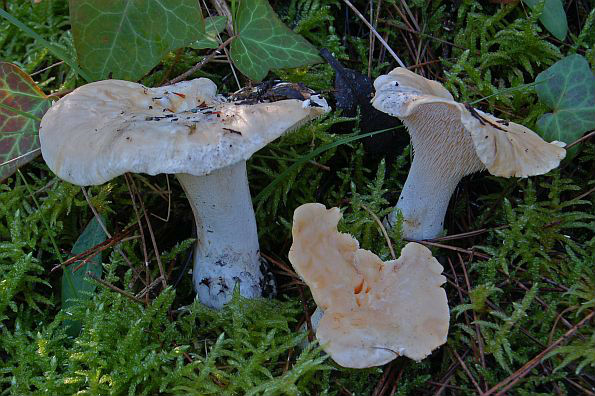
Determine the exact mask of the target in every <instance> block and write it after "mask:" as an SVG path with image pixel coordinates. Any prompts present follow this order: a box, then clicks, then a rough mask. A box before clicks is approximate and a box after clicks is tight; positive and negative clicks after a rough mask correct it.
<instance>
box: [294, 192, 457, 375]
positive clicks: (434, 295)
mask: <svg viewBox="0 0 595 396" xmlns="http://www.w3.org/2000/svg"><path fill="white" fill-rule="evenodd" d="M340 219H341V212H340V211H339V209H338V208H331V209H328V210H327V209H326V208H325V206H324V205H322V204H318V203H309V204H305V205H302V206H300V207H299V208H297V209H296V210H295V212H294V215H293V230H292V233H293V244H292V246H291V249H290V251H289V260H290V261H291V264H292V265H293V267H294V268H295V270H296V272H297V273H298V274H299V275H300V277H301V278H302V279H303V280H304V281H305V282H306V283H307V284H308V286H309V287H310V290H311V292H312V296H313V297H314V301H316V304H317V305H318V307H319V308H320V309H321V311H323V312H324V313H323V314H322V319H320V322H319V324H318V328H317V329H316V338H317V339H318V340H319V342H320V345H321V346H322V348H323V349H324V350H325V351H326V352H327V353H328V354H329V355H330V356H331V357H332V358H333V360H334V361H335V362H337V363H338V364H340V365H341V366H344V367H351V368H364V367H372V366H379V365H382V364H385V363H388V362H390V361H391V360H393V359H395V358H396V357H397V356H401V355H404V356H407V357H409V358H411V359H414V360H416V361H419V360H421V359H423V358H425V357H426V356H428V355H429V354H430V353H431V352H432V350H434V349H435V348H437V347H438V346H440V345H442V344H444V343H445V342H446V337H447V334H448V325H449V311H448V301H447V299H446V292H445V291H444V289H443V288H442V287H440V286H441V285H442V284H444V283H445V282H446V278H445V277H444V276H443V275H441V273H442V269H443V268H442V266H441V265H440V264H439V263H438V261H437V260H436V259H435V258H434V257H432V253H431V252H430V251H429V250H428V249H427V248H426V247H424V246H423V245H420V244H418V243H414V242H411V243H408V244H407V245H406V246H405V247H404V248H403V250H402V251H401V257H399V259H398V260H393V261H387V262H382V260H380V258H378V256H376V255H375V254H374V253H372V252H370V251H368V250H364V249H359V243H358V242H357V240H356V239H354V238H353V237H352V236H351V235H349V234H343V233H340V232H338V231H337V224H338V222H339V220H340Z"/></svg>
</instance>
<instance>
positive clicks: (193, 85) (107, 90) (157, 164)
mask: <svg viewBox="0 0 595 396" xmlns="http://www.w3.org/2000/svg"><path fill="white" fill-rule="evenodd" d="M313 99H316V100H317V103H316V101H315V100H313ZM313 102H314V104H313ZM328 110H329V109H328V106H327V105H326V101H324V99H322V98H319V97H313V98H310V100H307V101H301V100H296V99H289V100H281V101H278V102H272V103H258V104H253V105H239V104H235V103H233V102H227V101H226V100H225V99H224V98H223V97H222V96H218V95H217V87H216V85H215V84H214V83H213V82H212V81H211V80H209V79H206V78H199V79H195V80H192V81H184V82H181V83H178V84H174V85H170V86H164V87H160V88H147V87H144V86H143V85H141V84H137V83H133V82H128V81H121V80H104V81H98V82H94V83H90V84H87V85H84V86H82V87H80V88H78V89H76V90H74V91H73V92H71V93H70V94H68V95H66V96H64V97H63V98H62V99H60V100H59V101H58V102H56V103H55V104H54V105H53V106H52V107H51V108H50V109H49V110H48V112H47V113H46V114H45V115H44V117H43V119H42V121H41V126H40V131H39V135H40V142H41V150H42V154H43V158H44V160H45V161H46V163H47V164H48V166H49V167H50V169H51V170H52V171H53V172H54V173H56V175H58V176H59V177H60V178H62V179H64V180H67V181H69V182H71V183H74V184H77V185H96V184H102V183H105V182H107V181H109V180H111V179H113V178H114V177H116V176H119V175H122V174H123V173H125V172H133V173H148V174H150V175H156V174H159V173H188V174H192V175H195V176H201V175H205V174H208V173H210V172H212V171H214V170H216V169H220V168H223V167H226V166H229V165H233V164H235V163H236V162H239V161H242V160H247V159H248V158H250V156H251V155H252V154H253V153H254V152H255V151H257V150H259V149H261V148H262V147H264V146H265V145H266V144H267V143H269V142H270V141H272V140H274V139H276V138H278V137H279V136H281V135H282V134H283V133H284V132H286V131H288V130H291V129H293V128H296V127H298V126H299V125H301V124H302V123H304V122H306V121H308V120H311V119H313V118H315V117H317V116H319V115H321V114H323V113H325V112H326V111H328Z"/></svg>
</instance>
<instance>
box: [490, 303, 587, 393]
mask: <svg viewBox="0 0 595 396" xmlns="http://www.w3.org/2000/svg"><path fill="white" fill-rule="evenodd" d="M594 316H595V311H591V313H589V314H588V315H587V316H585V317H584V318H583V319H582V320H581V321H580V322H578V323H577V324H575V325H574V326H573V327H572V328H571V329H570V330H568V331H567V332H566V333H565V334H564V335H563V336H562V337H560V338H558V339H557V340H556V342H554V343H553V344H551V345H550V346H548V347H547V348H545V349H544V350H543V351H541V353H539V354H538V355H536V356H535V357H534V358H533V359H531V360H529V361H528V362H527V363H525V364H524V365H523V367H521V368H520V369H518V370H517V371H515V372H514V373H512V374H511V375H510V376H509V377H508V378H506V379H505V380H503V381H501V382H499V383H498V384H496V385H495V386H493V387H492V388H491V389H489V390H488V391H487V392H485V393H484V394H483V395H484V396H489V395H492V394H494V393H495V392H496V391H497V390H498V389H500V388H502V390H500V392H498V393H496V396H502V395H503V394H504V393H505V392H506V391H508V390H509V389H510V388H512V387H513V386H514V385H515V384H516V383H517V382H518V381H519V380H521V379H522V378H523V377H524V376H526V375H527V374H529V372H530V371H531V370H532V369H533V368H534V367H535V366H537V365H538V364H539V363H540V362H541V360H542V359H543V357H544V356H545V355H547V354H548V353H550V352H551V351H552V350H554V349H556V348H557V347H558V346H560V344H562V343H563V342H564V341H566V340H567V339H569V338H570V337H572V336H573V335H574V333H576V332H577V330H579V329H580V328H581V327H583V326H584V325H585V324H587V323H588V322H589V321H590V320H591V319H593V317H594Z"/></svg>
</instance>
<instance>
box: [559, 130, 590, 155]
mask: <svg viewBox="0 0 595 396" xmlns="http://www.w3.org/2000/svg"><path fill="white" fill-rule="evenodd" d="M593 136H595V131H591V132H589V133H587V134H586V135H585V136H583V137H581V138H578V139H576V140H575V141H574V142H572V143H570V144H569V145H568V146H566V147H565V149H566V150H569V149H570V148H572V147H574V146H576V145H577V144H580V143H582V142H584V141H585V140H587V139H590V138H592V137H593Z"/></svg>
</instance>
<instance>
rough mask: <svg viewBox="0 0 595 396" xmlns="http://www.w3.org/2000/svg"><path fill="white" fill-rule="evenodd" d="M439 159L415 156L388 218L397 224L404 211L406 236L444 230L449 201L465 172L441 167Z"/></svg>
mask: <svg viewBox="0 0 595 396" xmlns="http://www.w3.org/2000/svg"><path fill="white" fill-rule="evenodd" d="M439 162H440V161H435V160H434V161H433V160H428V158H423V157H422V156H421V155H418V154H416V155H415V156H414V157H413V163H412V164H411V169H410V170H409V175H408V176H407V180H406V181H405V185H404V186H403V191H402V192H401V195H400V196H399V200H398V202H397V205H396V206H395V208H394V210H393V211H392V213H391V214H390V215H389V218H388V222H389V224H390V225H394V224H395V223H396V218H397V213H398V211H399V210H400V211H401V213H402V214H403V236H404V237H406V238H409V239H418V240H419V239H431V238H435V237H437V236H438V235H439V234H440V233H441V232H442V227H443V225H444V215H445V214H446V209H448V202H449V201H450V197H451V195H452V193H453V192H454V190H455V188H456V187H457V184H459V181H460V180H461V178H462V176H461V175H460V174H451V172H448V169H444V168H440V165H441V164H440V163H439Z"/></svg>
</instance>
